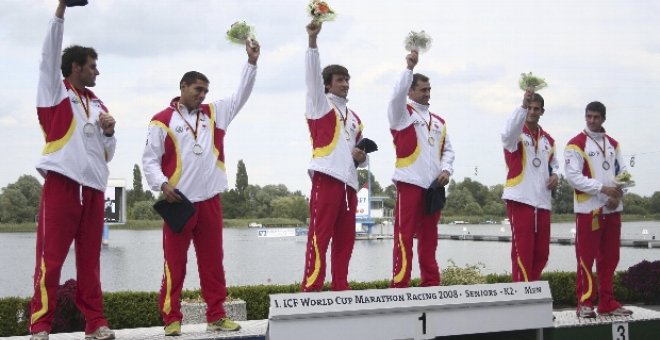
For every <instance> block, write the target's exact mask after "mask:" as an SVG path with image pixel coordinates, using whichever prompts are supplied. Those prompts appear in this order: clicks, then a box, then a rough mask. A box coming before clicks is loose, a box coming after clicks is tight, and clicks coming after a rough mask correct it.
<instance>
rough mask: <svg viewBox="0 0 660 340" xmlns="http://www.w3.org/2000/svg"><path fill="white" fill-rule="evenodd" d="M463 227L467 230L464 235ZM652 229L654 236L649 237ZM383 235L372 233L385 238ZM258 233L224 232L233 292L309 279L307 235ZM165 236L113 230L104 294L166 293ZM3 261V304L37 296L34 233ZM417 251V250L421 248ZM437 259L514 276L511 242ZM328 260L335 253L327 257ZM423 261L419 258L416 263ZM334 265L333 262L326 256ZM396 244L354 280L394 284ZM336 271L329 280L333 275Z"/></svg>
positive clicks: (456, 244)
mask: <svg viewBox="0 0 660 340" xmlns="http://www.w3.org/2000/svg"><path fill="white" fill-rule="evenodd" d="M501 227H503V226H502V225H440V227H439V232H440V233H442V234H456V235H461V234H463V233H464V232H465V233H467V232H469V233H471V234H473V235H477V234H482V235H499V234H502V235H508V234H509V233H510V230H509V229H508V226H505V229H504V231H503V232H502V231H500V228H501ZM572 227H573V224H572V223H555V224H553V225H552V234H553V236H564V237H567V236H571V231H570V230H571V228H572ZM463 228H466V230H465V231H464V230H463ZM644 229H646V230H647V231H648V235H643V234H642V231H643V230H644ZM380 230H381V228H380V227H376V228H374V231H375V232H380ZM382 230H383V233H391V232H392V227H391V226H384V227H383V228H382ZM257 233H258V231H257V230H256V229H225V231H224V253H225V254H224V256H225V261H224V263H225V272H226V276H227V284H228V285H230V286H237V285H253V284H290V283H294V282H300V281H301V279H302V275H303V257H304V254H305V246H306V242H307V239H306V237H305V236H296V237H287V238H264V237H257ZM652 235H656V237H658V236H660V222H633V223H626V224H624V228H623V232H622V237H623V238H635V239H642V238H647V239H648V238H650V237H652ZM161 241H162V234H161V231H160V230H148V231H128V230H112V231H111V232H110V245H109V246H107V247H104V248H103V251H102V254H101V280H102V283H103V289H104V291H124V290H130V291H157V290H158V289H159V288H160V282H161V276H162V266H163V250H162V246H161ZM0 244H2V247H0V259H1V261H2V268H3V273H4V274H3V275H1V276H0V297H2V296H22V297H27V296H31V295H32V288H31V287H32V275H33V272H34V254H35V250H34V247H35V234H34V233H17V234H5V233H0ZM415 249H416V248H415ZM436 254H437V258H438V261H439V263H440V265H441V266H444V265H447V263H448V260H449V259H452V260H453V261H454V262H456V264H457V265H461V266H462V265H465V264H476V263H478V262H481V263H483V264H484V265H485V268H484V269H483V270H482V272H483V273H505V272H510V271H511V268H510V266H511V264H510V244H509V243H506V242H478V241H453V240H440V241H439V242H438V251H437V253H436ZM328 255H329V254H328ZM416 255H417V254H416V253H415V254H414V256H416ZM74 257H75V255H74V252H73V248H72V249H71V251H70V252H69V256H68V258H67V261H66V263H65V264H64V268H63V270H62V278H61V282H64V281H66V280H67V279H69V278H75V266H74V262H73V261H74ZM327 257H328V259H329V256H327ZM644 259H646V260H649V261H655V260H659V259H660V249H640V248H628V247H623V248H621V261H620V263H619V266H618V267H617V270H625V269H627V268H628V267H630V266H631V265H634V264H636V263H638V262H640V261H642V260H644ZM391 262H392V240H391V239H386V240H370V241H356V243H355V248H354V250H353V257H352V259H351V264H350V269H349V279H350V280H353V281H373V280H383V279H389V278H390V277H391V273H390V272H391V266H392V263H391ZM546 270H550V271H554V270H560V271H575V250H574V248H573V246H570V245H556V244H552V245H551V246H550V260H549V262H548V266H547V268H546ZM187 272H188V275H187V277H186V281H185V283H184V288H185V289H197V288H199V276H198V275H197V263H196V258H195V254H194V250H193V247H192V246H191V248H190V251H189V255H188V266H187ZM329 273H330V266H328V275H326V277H329V276H330V274H329ZM413 277H419V269H418V268H417V260H416V259H415V260H414V265H413Z"/></svg>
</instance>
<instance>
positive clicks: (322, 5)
mask: <svg viewBox="0 0 660 340" xmlns="http://www.w3.org/2000/svg"><path fill="white" fill-rule="evenodd" d="M307 13H309V15H310V16H311V17H312V21H314V22H317V23H318V22H324V21H332V20H335V17H336V16H337V13H335V11H333V10H332V8H330V6H329V5H328V3H327V2H325V1H320V0H312V1H311V2H310V3H309V5H307Z"/></svg>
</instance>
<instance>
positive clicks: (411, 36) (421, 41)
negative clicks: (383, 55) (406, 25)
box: [405, 31, 433, 53]
mask: <svg viewBox="0 0 660 340" xmlns="http://www.w3.org/2000/svg"><path fill="white" fill-rule="evenodd" d="M431 41H433V39H431V37H430V36H429V35H428V34H426V32H424V31H419V32H415V31H410V33H408V36H406V41H405V44H406V50H407V51H410V52H412V51H417V52H420V53H421V52H426V51H428V50H429V49H430V48H431Z"/></svg>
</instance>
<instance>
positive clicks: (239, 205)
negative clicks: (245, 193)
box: [221, 189, 244, 218]
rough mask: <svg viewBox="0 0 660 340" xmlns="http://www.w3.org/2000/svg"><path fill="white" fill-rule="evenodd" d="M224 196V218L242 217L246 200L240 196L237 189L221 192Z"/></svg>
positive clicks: (222, 196)
mask: <svg viewBox="0 0 660 340" xmlns="http://www.w3.org/2000/svg"><path fill="white" fill-rule="evenodd" d="M221 198H222V217H223V218H241V217H243V212H244V202H241V201H240V199H239V198H238V194H237V193H236V190H234V189H231V190H229V191H225V192H223V193H222V194H221Z"/></svg>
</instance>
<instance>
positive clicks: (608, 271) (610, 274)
mask: <svg viewBox="0 0 660 340" xmlns="http://www.w3.org/2000/svg"><path fill="white" fill-rule="evenodd" d="M575 220H576V224H577V235H576V237H575V255H576V257H577V278H576V282H575V293H576V294H577V301H578V307H579V306H580V305H587V306H591V307H593V306H594V304H593V301H594V293H595V292H594V283H595V282H594V277H593V274H592V272H591V268H592V266H593V263H594V260H596V271H597V272H598V312H599V313H608V312H611V311H613V310H615V309H617V308H619V307H620V306H621V304H620V303H619V302H618V301H617V300H616V299H615V298H614V281H613V280H614V270H615V269H616V266H617V265H618V264H619V247H620V244H621V242H620V239H621V213H612V214H575ZM594 229H595V230H594Z"/></svg>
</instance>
